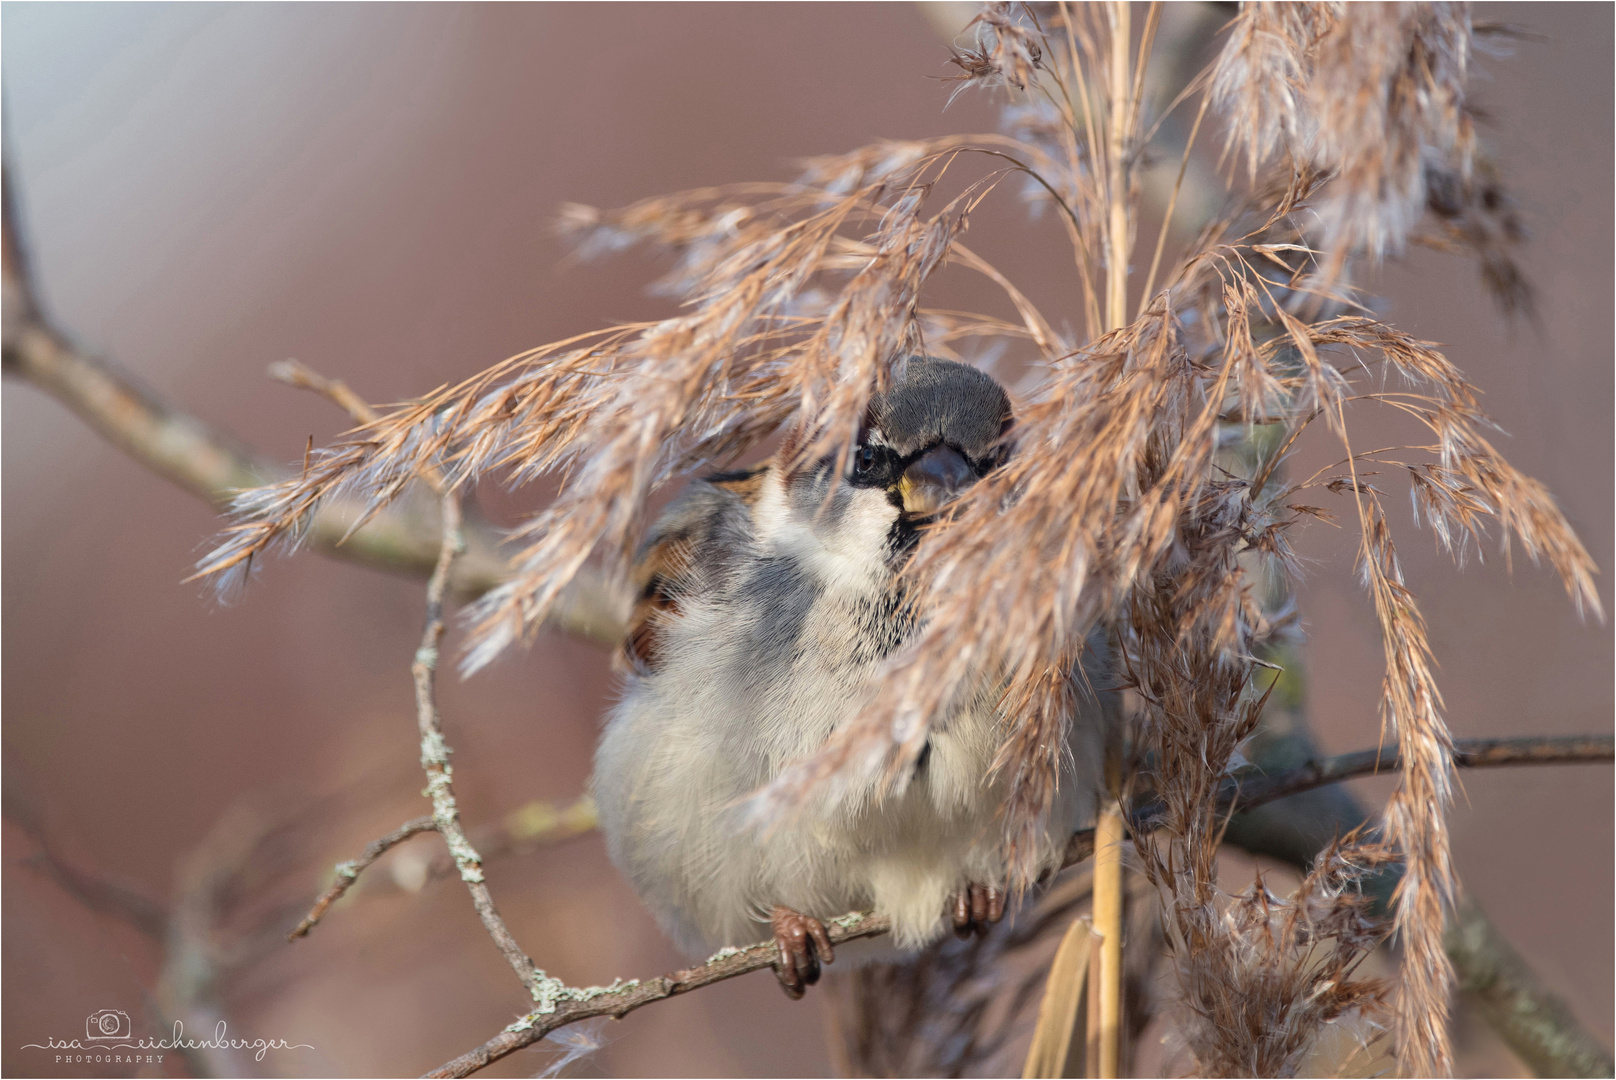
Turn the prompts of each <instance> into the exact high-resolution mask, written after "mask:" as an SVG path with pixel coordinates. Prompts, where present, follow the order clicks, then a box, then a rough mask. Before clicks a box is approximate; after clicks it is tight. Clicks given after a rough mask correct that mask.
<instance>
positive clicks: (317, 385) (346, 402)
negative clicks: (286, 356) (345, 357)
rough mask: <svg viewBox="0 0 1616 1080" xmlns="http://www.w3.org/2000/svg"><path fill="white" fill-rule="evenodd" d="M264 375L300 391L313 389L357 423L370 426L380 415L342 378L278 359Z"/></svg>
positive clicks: (294, 362)
mask: <svg viewBox="0 0 1616 1080" xmlns="http://www.w3.org/2000/svg"><path fill="white" fill-rule="evenodd" d="M266 374H267V375H268V376H269V377H270V378H271V379H274V380H275V381H276V382H283V383H285V384H286V385H287V386H295V387H297V388H298V389H300V390H313V391H314V392H315V393H316V394H319V395H321V396H322V397H325V398H329V399H330V401H331V403H332V404H333V405H335V406H336V407H337V408H339V409H341V410H342V411H343V412H345V413H347V414H348V415H349V416H350V417H351V418H352V419H353V422H354V423H356V424H368V423H371V422H372V421H374V420H376V419H377V418H378V417H379V416H380V415H381V414H380V413H378V412H377V411H376V410H375V409H374V408H373V407H372V406H371V404H370V402H368V401H366V400H365V399H364V398H362V397H360V396H359V395H358V394H356V393H354V392H353V390H352V389H351V388H349V386H348V384H347V383H345V382H343V381H342V380H341V379H328V378H326V377H325V376H324V375H321V374H320V373H319V372H317V371H314V370H313V369H311V368H309V367H307V366H306V365H304V364H302V363H299V362H298V361H296V360H278V361H276V362H275V363H273V364H271V365H269V370H268V371H267V372H266Z"/></svg>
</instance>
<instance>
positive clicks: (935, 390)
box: [783, 356, 1012, 570]
mask: <svg viewBox="0 0 1616 1080" xmlns="http://www.w3.org/2000/svg"><path fill="white" fill-rule="evenodd" d="M1011 423H1012V416H1011V410H1010V398H1009V396H1008V395H1007V394H1006V393H1005V392H1004V388H1003V387H1001V386H1000V385H999V384H998V383H997V382H995V381H994V379H993V377H992V376H990V375H987V374H984V373H983V372H981V371H978V370H977V369H976V368H973V367H968V366H966V365H965V364H957V363H954V362H953V361H951V360H939V359H936V358H933V357H924V356H916V357H912V358H910V360H909V361H908V363H907V364H905V365H904V367H903V371H902V374H901V375H900V376H899V377H898V378H896V379H895V380H894V381H893V382H892V384H891V385H890V386H889V387H888V388H887V390H886V392H885V393H883V394H878V395H876V397H875V398H874V399H873V400H871V402H870V406H869V409H868V410H867V411H866V413H865V420H864V423H863V425H862V426H861V429H860V432H859V439H858V443H857V444H856V445H855V446H854V447H853V448H852V449H851V451H850V452H849V453H848V454H847V456H846V464H845V468H844V469H843V470H842V471H841V472H840V474H837V473H836V471H835V459H834V458H830V459H826V460H824V461H821V462H819V463H818V464H816V465H813V466H809V467H808V468H805V469H803V470H801V471H800V472H798V473H796V474H795V475H793V476H789V477H784V478H783V479H784V480H785V496H786V501H787V505H788V507H789V509H788V516H789V518H790V519H791V520H792V521H795V522H797V523H798V525H797V527H798V528H802V527H806V528H807V529H809V530H810V531H811V532H812V533H813V535H814V536H815V537H816V538H817V540H818V544H816V545H815V546H816V547H820V548H821V549H822V550H826V551H829V552H834V553H836V554H837V555H840V556H842V557H844V558H847V559H849V560H850V561H851V562H853V563H854V564H856V565H860V566H864V567H867V568H872V570H873V567H875V566H876V565H878V564H879V565H885V563H886V561H887V560H888V559H890V558H891V557H894V556H897V555H899V554H901V553H902V552H904V551H906V550H908V548H909V547H911V546H912V544H913V543H914V540H915V537H916V535H917V533H916V529H917V527H918V526H919V525H921V524H923V523H924V522H925V521H927V520H928V519H930V518H932V517H934V516H935V515H936V514H937V513H938V512H939V511H940V510H942V509H943V508H944V507H945V506H946V505H947V504H948V503H949V502H950V501H951V500H953V499H954V498H955V497H957V496H958V495H959V494H961V493H962V492H963V491H964V490H965V489H966V488H968V487H970V486H971V485H972V484H974V483H975V482H976V481H977V480H979V479H981V478H982V477H983V476H985V475H987V473H989V472H990V471H992V470H993V469H994V468H995V467H997V466H998V465H999V464H1000V463H1001V462H1002V460H1003V457H1004V444H1003V442H1002V438H1003V436H1004V433H1005V432H1006V431H1007V430H1008V429H1009V427H1010V425H1011ZM789 441H790V440H788V444H789Z"/></svg>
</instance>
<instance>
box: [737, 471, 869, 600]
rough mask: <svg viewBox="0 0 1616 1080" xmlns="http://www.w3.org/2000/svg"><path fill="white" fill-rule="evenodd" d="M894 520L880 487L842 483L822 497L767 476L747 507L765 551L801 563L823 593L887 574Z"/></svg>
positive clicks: (855, 587)
mask: <svg viewBox="0 0 1616 1080" xmlns="http://www.w3.org/2000/svg"><path fill="white" fill-rule="evenodd" d="M897 520H898V508H897V507H895V506H893V505H892V503H891V502H889V501H888V500H887V496H886V493H885V492H884V491H880V490H877V489H873V488H853V487H850V486H847V485H845V484H844V485H839V486H838V487H837V489H836V490H835V491H834V492H833V493H832V494H831V495H830V497H829V498H828V499H826V498H824V497H823V495H821V494H820V493H819V492H816V491H810V490H807V489H802V490H790V489H788V488H787V487H786V485H785V484H783V483H782V482H780V480H779V479H778V478H777V477H772V476H771V477H770V479H769V482H768V483H767V484H765V486H764V489H763V491H762V493H761V495H760V497H759V499H758V502H757V505H756V507H755V508H754V510H753V521H754V523H755V524H756V526H757V534H758V538H759V540H760V541H761V543H762V545H763V547H764V548H765V549H773V550H774V551H775V552H776V553H778V554H781V555H788V556H790V557H792V558H794V559H796V560H798V561H799V562H801V563H802V564H803V565H804V566H806V567H807V568H808V569H809V570H810V571H811V572H812V574H813V575H814V577H815V578H816V579H817V581H818V582H819V584H820V586H821V587H823V588H824V589H826V590H827V591H829V592H832V593H836V592H847V593H856V594H859V595H863V594H867V593H868V592H869V591H870V589H871V587H872V586H874V585H880V584H881V583H883V582H885V580H886V578H887V577H888V576H889V574H890V571H889V570H888V568H887V541H888V537H889V535H890V534H891V531H892V527H893V525H894V524H895V523H896V522H897Z"/></svg>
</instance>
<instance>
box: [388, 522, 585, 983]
mask: <svg viewBox="0 0 1616 1080" xmlns="http://www.w3.org/2000/svg"><path fill="white" fill-rule="evenodd" d="M442 505H443V543H442V546H441V549H440V551H439V554H438V563H437V567H436V569H434V570H433V571H432V577H431V578H430V579H428V581H427V586H426V627H425V628H424V629H423V630H422V632H421V646H420V648H418V649H416V650H415V662H414V663H412V664H411V665H410V675H411V677H412V678H413V679H414V682H415V716H416V723H417V726H418V727H419V728H420V732H421V768H422V769H424V770H425V771H426V794H427V795H428V796H429V797H430V798H431V799H432V822H433V826H434V828H436V829H437V831H438V833H439V834H440V835H441V836H442V837H443V840H444V843H446V844H448V845H449V854H450V855H452V856H454V861H455V866H456V867H457V868H458V869H459V871H460V880H461V881H464V882H465V883H466V889H467V891H469V892H470V893H471V903H472V906H473V907H475V908H476V909H477V917H478V918H479V919H481V920H482V923H483V928H484V929H485V930H487V931H488V936H489V937H491V938H493V939H494V944H495V945H496V946H498V947H499V951H500V953H501V954H503V955H504V957H505V960H506V962H507V963H509V964H510V965H511V969H512V970H513V971H515V972H516V977H517V978H519V979H521V980H522V983H523V985H524V986H526V987H527V988H528V992H529V993H530V994H532V995H533V1000H534V1001H539V1002H542V1001H544V1000H545V997H546V995H547V994H548V993H550V992H551V990H552V985H551V984H555V983H556V982H557V980H555V979H551V978H550V977H548V976H547V975H545V974H544V972H542V971H539V970H538V969H537V968H536V967H534V965H533V961H532V960H531V959H530V958H529V957H528V955H527V953H525V952H523V951H522V947H521V946H520V945H518V944H517V943H516V938H515V937H514V936H513V935H512V934H511V931H510V928H509V927H507V926H506V925H505V920H504V919H502V918H501V917H500V914H499V911H498V910H497V909H496V908H495V907H494V898H493V896H492V895H491V894H490V893H489V891H488V885H487V883H486V882H485V881H484V880H483V864H482V857H481V856H480V855H478V854H477V849H476V848H474V847H472V846H471V841H469V840H467V839H466V831H465V829H463V828H462V827H461V825H460V808H459V806H458V805H457V804H456V802H455V795H454V783H453V781H451V780H450V776H451V775H452V774H453V772H454V769H453V767H452V766H451V765H450V764H449V755H450V754H451V753H453V751H451V750H450V749H449V744H448V743H447V742H445V741H444V738H443V728H442V726H441V725H440V724H439V722H438V705H437V701H436V698H435V697H434V693H433V691H434V688H435V684H436V681H437V672H438V647H439V645H441V644H442V643H443V630H444V626H443V598H444V596H445V594H446V593H447V592H448V591H449V573H450V571H451V570H453V569H454V561H455V559H456V557H458V556H459V555H460V553H461V552H462V551H464V550H465V537H464V535H463V534H462V532H461V527H460V497H459V495H457V494H456V493H455V492H453V491H447V492H445V493H444V495H443V499H442Z"/></svg>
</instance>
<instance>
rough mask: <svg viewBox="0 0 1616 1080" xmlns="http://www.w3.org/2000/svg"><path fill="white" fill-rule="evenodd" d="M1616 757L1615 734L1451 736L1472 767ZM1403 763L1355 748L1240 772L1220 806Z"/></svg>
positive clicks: (1458, 758)
mask: <svg viewBox="0 0 1616 1080" xmlns="http://www.w3.org/2000/svg"><path fill="white" fill-rule="evenodd" d="M1613 758H1616V736H1610V735H1541V736H1527V737H1523V738H1514V739H1455V740H1454V743H1453V763H1454V764H1455V765H1458V766H1460V767H1462V768H1469V769H1476V768H1488V767H1492V766H1499V765H1552V764H1575V763H1578V762H1601V761H1604V762H1608V761H1611V760H1613ZM1401 764H1402V755H1401V753H1400V752H1399V751H1398V750H1397V749H1396V748H1395V747H1385V748H1377V747H1372V748H1370V749H1367V750H1355V751H1353V752H1352V753H1349V754H1340V755H1337V756H1336V757H1331V758H1325V759H1324V760H1322V761H1310V762H1308V763H1307V764H1305V765H1303V766H1301V767H1300V768H1297V769H1292V770H1290V771H1288V772H1283V773H1280V774H1278V775H1277V776H1259V777H1254V778H1247V777H1245V776H1238V777H1236V778H1235V779H1234V780H1233V781H1231V782H1230V783H1229V785H1228V786H1227V787H1225V789H1224V791H1223V792H1222V794H1221V797H1220V798H1219V805H1220V807H1221V808H1223V809H1228V808H1229V807H1231V806H1239V807H1240V808H1242V809H1244V808H1246V807H1250V806H1257V805H1259V804H1261V803H1266V802H1273V801H1274V800H1275V799H1283V798H1285V797H1286V796H1287V795H1296V794H1298V793H1300V792H1303V791H1309V790H1311V789H1313V788H1316V787H1323V786H1324V785H1325V784H1336V783H1340V782H1341V781H1343V780H1351V779H1353V778H1355V777H1359V776H1373V775H1374V774H1376V773H1380V772H1393V771H1395V770H1396V769H1398V768H1399V767H1400V766H1401Z"/></svg>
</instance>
